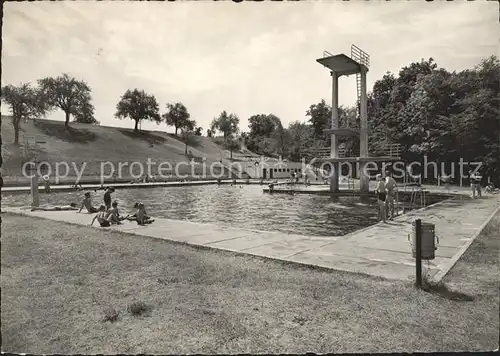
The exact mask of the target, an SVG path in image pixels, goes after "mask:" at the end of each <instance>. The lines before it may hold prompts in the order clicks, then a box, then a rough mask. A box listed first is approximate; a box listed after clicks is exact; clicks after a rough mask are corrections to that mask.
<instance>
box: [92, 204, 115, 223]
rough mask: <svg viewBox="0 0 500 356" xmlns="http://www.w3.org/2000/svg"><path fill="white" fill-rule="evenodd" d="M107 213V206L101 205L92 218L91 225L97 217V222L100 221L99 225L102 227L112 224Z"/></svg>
mask: <svg viewBox="0 0 500 356" xmlns="http://www.w3.org/2000/svg"><path fill="white" fill-rule="evenodd" d="M106 215H107V214H106V207H105V206H104V205H101V206H100V207H99V211H98V213H97V214H96V216H94V218H93V219H92V222H91V223H90V226H92V225H94V221H95V220H96V219H97V222H98V223H99V225H101V227H109V226H111V223H110V221H109V219H107V218H106Z"/></svg>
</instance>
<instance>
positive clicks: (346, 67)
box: [314, 45, 400, 192]
mask: <svg viewBox="0 0 500 356" xmlns="http://www.w3.org/2000/svg"><path fill="white" fill-rule="evenodd" d="M316 61H317V62H318V63H319V64H321V65H322V66H324V67H325V68H327V69H329V70H330V75H331V77H332V117H331V125H330V128H329V129H326V130H325V132H326V133H329V134H330V135H331V145H330V147H329V148H327V147H324V148H319V149H316V150H315V152H314V154H315V157H316V161H319V162H325V161H326V162H330V163H331V164H332V165H333V175H332V177H331V180H330V191H331V192H338V191H339V170H340V163H341V162H351V163H359V178H360V191H361V192H368V191H369V184H370V177H369V175H368V174H367V172H366V169H365V167H366V164H367V163H368V162H380V161H396V160H399V155H400V147H399V145H388V146H387V147H384V148H383V149H382V150H379V151H378V152H374V151H369V149H368V109H367V88H366V75H367V73H368V69H369V67H370V56H369V55H368V54H367V53H366V52H364V51H362V50H361V49H360V48H358V47H357V46H355V45H352V46H351V56H350V57H349V56H347V55H345V54H343V53H342V54H337V55H332V54H331V53H329V52H327V51H325V52H323V57H322V58H319V59H317V60H316ZM352 74H355V75H356V88H357V99H358V103H359V106H358V116H359V118H360V128H359V129H356V128H350V127H340V126H339V111H338V108H339V102H338V100H339V99H338V93H339V88H338V80H339V78H340V77H341V76H343V75H345V76H349V75H352ZM348 126H349V125H348ZM339 137H359V152H356V153H354V152H352V151H351V150H346V149H344V150H342V149H340V150H339V140H338V138H339Z"/></svg>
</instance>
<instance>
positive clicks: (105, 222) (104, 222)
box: [99, 220, 111, 227]
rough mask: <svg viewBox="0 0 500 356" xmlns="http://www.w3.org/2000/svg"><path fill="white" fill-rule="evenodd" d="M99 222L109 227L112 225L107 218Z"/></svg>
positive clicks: (102, 225)
mask: <svg viewBox="0 0 500 356" xmlns="http://www.w3.org/2000/svg"><path fill="white" fill-rule="evenodd" d="M99 224H101V227H109V226H111V224H110V223H109V221H107V220H104V221H103V222H100V223H99Z"/></svg>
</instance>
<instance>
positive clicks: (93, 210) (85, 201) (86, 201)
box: [78, 192, 97, 214]
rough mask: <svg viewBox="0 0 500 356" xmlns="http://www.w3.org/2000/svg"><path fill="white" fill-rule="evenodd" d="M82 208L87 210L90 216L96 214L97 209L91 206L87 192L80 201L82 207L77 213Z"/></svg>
mask: <svg viewBox="0 0 500 356" xmlns="http://www.w3.org/2000/svg"><path fill="white" fill-rule="evenodd" d="M83 207H85V208H87V211H88V212H89V213H91V214H93V213H97V209H96V208H94V207H93V206H92V202H91V200H90V193H89V192H87V193H85V197H84V198H83V200H82V205H81V206H80V210H78V212H79V213H80V212H81V211H82V209H83Z"/></svg>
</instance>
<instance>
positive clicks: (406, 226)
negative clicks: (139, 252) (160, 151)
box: [3, 195, 500, 281]
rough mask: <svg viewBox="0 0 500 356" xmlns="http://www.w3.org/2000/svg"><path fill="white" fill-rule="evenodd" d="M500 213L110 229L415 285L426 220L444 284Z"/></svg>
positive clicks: (79, 217) (465, 209)
mask: <svg viewBox="0 0 500 356" xmlns="http://www.w3.org/2000/svg"><path fill="white" fill-rule="evenodd" d="M499 209H500V195H497V196H491V195H490V196H485V197H483V198H482V199H476V200H472V199H468V198H463V197H456V198H454V199H451V200H447V201H443V202H441V203H438V204H435V205H433V206H430V207H428V208H425V209H423V210H415V211H412V212H410V213H408V214H407V215H403V216H400V217H398V218H396V219H395V220H394V221H391V222H388V223H386V224H383V223H380V224H377V225H374V226H371V227H368V228H365V229H362V230H359V231H356V232H354V233H351V234H349V235H345V236H332V237H317V236H302V235H293V234H285V233H280V232H265V231H256V230H246V229H237V228H223V227H219V226H217V225H214V224H200V223H195V222H189V221H181V220H171V219H164V218H157V219H156V221H155V222H154V223H153V224H151V225H148V226H138V225H137V224H136V223H134V222H125V223H124V224H123V225H121V226H113V227H111V228H108V229H111V230H117V231H122V232H125V233H132V234H136V235H140V236H147V237H153V238H160V239H166V240H172V241H178V242H183V243H188V244H193V245H201V246H205V247H211V248H216V249H223V250H229V251H234V252H239V253H247V254H253V255H257V256H263V257H268V258H272V259H278V260H284V261H290V262H296V263H301V264H307V265H314V266H320V267H325V268H331V269H337V270H344V271H348V272H356V273H365V274H368V275H373V276H379V277H383V278H388V279H397V280H412V279H414V270H415V267H414V266H415V264H414V260H413V258H412V255H411V249H410V244H409V242H408V237H407V236H408V234H409V233H410V232H411V223H412V222H413V221H414V220H415V219H417V218H421V219H422V220H423V222H430V223H433V224H435V226H436V234H437V235H438V237H439V239H440V245H439V247H438V250H437V251H436V259H435V260H433V261H432V262H431V263H430V271H429V274H430V275H431V276H433V277H434V279H435V280H436V281H438V280H440V279H441V278H443V277H444V276H445V274H446V273H447V272H448V271H449V270H450V269H451V267H452V266H453V265H454V264H455V262H456V261H457V260H458V259H459V258H460V256H461V255H462V254H463V253H464V252H465V250H466V249H467V247H468V246H469V245H470V244H471V243H472V241H473V240H474V239H475V237H476V236H477V235H478V234H479V233H480V231H481V230H482V228H483V227H484V226H485V224H486V223H487V222H488V221H489V220H490V218H491V217H492V216H493V214H494V213H495V212H498V211H499ZM3 211H4V212H12V213H18V214H19V213H20V214H24V215H27V216H34V217H40V218H46V219H51V220H57V221H62V222H68V223H73V224H78V225H89V224H90V222H91V220H92V217H93V215H90V214H83V213H80V214H79V213H76V212H75V211H62V212H43V211H35V212H31V211H29V210H26V209H24V210H23V209H22V208H6V207H3ZM95 228H99V229H103V228H100V227H95Z"/></svg>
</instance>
